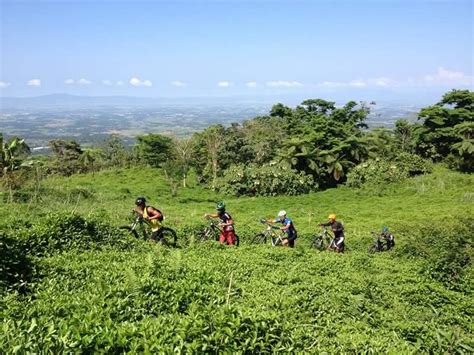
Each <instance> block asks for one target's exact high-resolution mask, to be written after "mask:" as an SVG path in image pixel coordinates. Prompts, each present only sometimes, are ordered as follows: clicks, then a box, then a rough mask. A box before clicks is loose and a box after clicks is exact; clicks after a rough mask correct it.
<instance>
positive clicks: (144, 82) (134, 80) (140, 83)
mask: <svg viewBox="0 0 474 355" xmlns="http://www.w3.org/2000/svg"><path fill="white" fill-rule="evenodd" d="M130 85H133V86H146V87H151V86H153V83H152V82H151V81H150V80H140V79H139V78H137V77H133V78H131V79H130Z"/></svg>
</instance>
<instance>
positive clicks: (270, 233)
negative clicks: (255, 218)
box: [260, 221, 284, 246]
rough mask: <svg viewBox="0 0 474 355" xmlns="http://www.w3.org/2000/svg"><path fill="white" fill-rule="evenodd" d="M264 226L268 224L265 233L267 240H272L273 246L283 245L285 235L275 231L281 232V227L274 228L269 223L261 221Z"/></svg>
mask: <svg viewBox="0 0 474 355" xmlns="http://www.w3.org/2000/svg"><path fill="white" fill-rule="evenodd" d="M260 222H261V223H262V224H267V228H265V230H264V231H263V234H264V235H265V239H267V238H270V240H271V241H272V245H273V246H278V245H282V244H283V239H284V238H283V236H284V233H276V232H275V230H280V227H277V226H273V225H271V224H269V223H268V222H266V221H265V222H263V221H260Z"/></svg>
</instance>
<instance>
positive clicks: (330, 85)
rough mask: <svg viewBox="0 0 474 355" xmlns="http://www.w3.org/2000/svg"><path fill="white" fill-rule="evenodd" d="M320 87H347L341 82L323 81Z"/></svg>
mask: <svg viewBox="0 0 474 355" xmlns="http://www.w3.org/2000/svg"><path fill="white" fill-rule="evenodd" d="M318 85H319V86H327V87H332V88H335V87H340V86H346V84H345V83H341V82H339V81H323V82H322V83H320V84H318Z"/></svg>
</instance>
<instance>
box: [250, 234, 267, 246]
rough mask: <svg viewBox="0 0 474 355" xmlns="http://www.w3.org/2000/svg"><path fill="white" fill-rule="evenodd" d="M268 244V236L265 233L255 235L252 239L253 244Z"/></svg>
mask: <svg viewBox="0 0 474 355" xmlns="http://www.w3.org/2000/svg"><path fill="white" fill-rule="evenodd" d="M266 242H267V236H266V235H265V234H264V233H258V234H255V235H254V236H253V238H252V241H251V243H252V244H265V243H266Z"/></svg>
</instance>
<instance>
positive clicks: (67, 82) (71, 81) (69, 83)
mask: <svg viewBox="0 0 474 355" xmlns="http://www.w3.org/2000/svg"><path fill="white" fill-rule="evenodd" d="M64 84H66V85H72V84H74V80H73V79H66V80H64Z"/></svg>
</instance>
